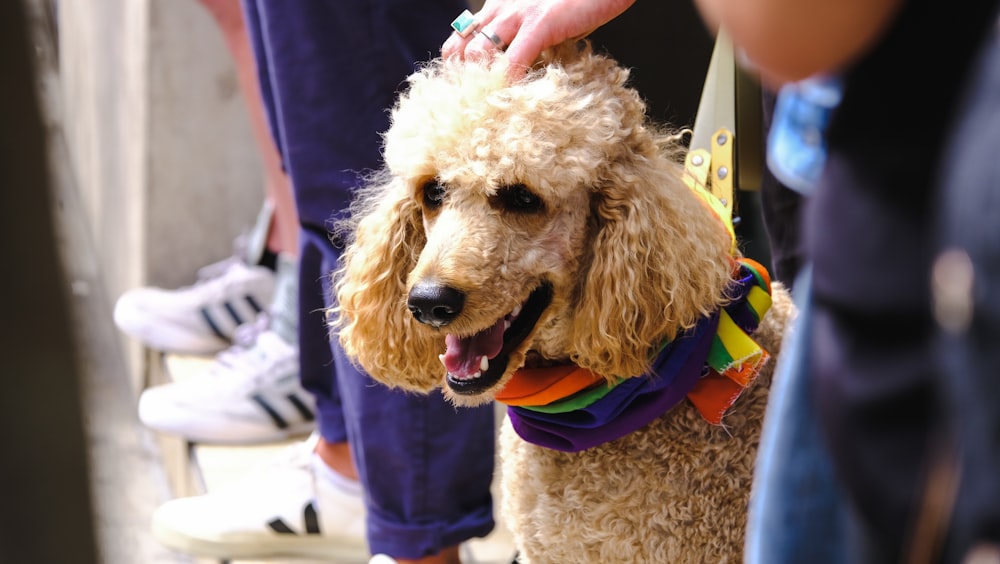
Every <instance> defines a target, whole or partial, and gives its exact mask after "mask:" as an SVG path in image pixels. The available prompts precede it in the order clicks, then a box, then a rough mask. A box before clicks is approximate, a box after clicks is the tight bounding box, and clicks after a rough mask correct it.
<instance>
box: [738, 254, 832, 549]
mask: <svg viewBox="0 0 1000 564" xmlns="http://www.w3.org/2000/svg"><path fill="white" fill-rule="evenodd" d="M795 287H796V292H795V302H796V304H797V306H798V308H799V315H798V318H797V319H796V321H795V323H796V326H795V328H794V329H793V330H792V331H791V332H789V333H788V335H789V337H788V338H787V339H786V340H785V342H784V343H783V344H782V353H781V355H780V356H779V360H778V364H777V366H776V367H775V372H774V380H773V383H772V384H771V393H770V396H769V399H768V406H767V414H766V416H765V418H764V428H763V430H762V431H761V438H760V447H759V449H758V451H757V462H756V465H755V467H754V483H753V489H752V492H751V495H750V512H749V515H748V518H747V540H746V555H745V562H746V564H799V563H802V562H809V563H810V564H837V563H841V562H849V559H848V558H847V552H846V548H845V543H844V536H845V535H846V534H847V532H846V531H847V530H848V525H847V524H846V522H845V520H846V519H847V518H848V516H849V513H848V512H847V511H848V510H847V508H846V507H845V502H844V500H843V495H842V493H841V492H840V491H839V488H838V486H837V483H836V479H835V477H834V473H833V464H832V463H831V461H830V455H829V453H828V452H827V451H826V449H825V447H824V445H823V440H822V437H821V436H820V434H819V429H818V427H817V422H816V418H815V414H814V410H815V408H814V406H813V403H812V397H811V393H812V391H811V387H810V381H809V378H808V377H807V372H806V370H805V368H806V366H808V355H809V351H808V347H807V346H806V345H807V344H808V342H809V319H810V318H809V316H810V310H811V307H810V304H809V287H810V280H809V270H808V268H806V269H804V272H803V273H802V274H801V275H800V276H799V278H798V279H797V281H796V282H795Z"/></svg>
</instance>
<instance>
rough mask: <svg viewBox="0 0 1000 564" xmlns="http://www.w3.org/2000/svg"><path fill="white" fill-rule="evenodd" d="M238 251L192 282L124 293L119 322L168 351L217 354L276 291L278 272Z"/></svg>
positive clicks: (150, 344)
mask: <svg viewBox="0 0 1000 564" xmlns="http://www.w3.org/2000/svg"><path fill="white" fill-rule="evenodd" d="M240 254H241V253H239V252H237V254H236V255H234V256H232V257H229V258H228V259H226V260H223V261H220V262H217V263H214V264H210V265H208V266H206V267H204V268H202V269H200V270H199V271H198V279H199V280H198V282H196V283H195V284H194V285H192V286H185V287H183V288H178V289H176V290H164V289H162V288H156V287H145V288H135V289H133V290H129V291H127V292H125V293H124V294H122V295H121V296H120V297H119V298H118V301H117V302H116V303H115V312H114V318H115V324H116V325H117V326H118V328H119V329H121V330H122V331H124V332H125V333H126V334H128V335H130V336H131V337H134V338H136V339H138V340H140V341H142V342H143V344H145V345H146V346H148V347H150V348H154V349H159V350H162V351H164V352H175V353H186V354H214V353H217V352H219V351H221V350H223V349H225V348H226V347H228V346H229V345H230V342H231V340H232V337H233V333H234V332H235V331H236V327H238V326H239V325H241V324H243V323H247V322H252V321H253V320H254V319H255V318H256V317H257V315H258V314H259V313H261V312H262V311H266V310H267V308H268V307H270V305H271V300H272V298H273V296H274V286H275V273H274V271H273V270H271V269H269V268H267V267H264V266H252V265H249V264H247V263H246V262H245V261H244V260H243V259H242V258H240Z"/></svg>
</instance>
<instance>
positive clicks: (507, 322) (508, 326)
mask: <svg viewBox="0 0 1000 564" xmlns="http://www.w3.org/2000/svg"><path fill="white" fill-rule="evenodd" d="M508 329H510V321H508V320H506V319H504V320H503V330H504V331H506V330H508Z"/></svg>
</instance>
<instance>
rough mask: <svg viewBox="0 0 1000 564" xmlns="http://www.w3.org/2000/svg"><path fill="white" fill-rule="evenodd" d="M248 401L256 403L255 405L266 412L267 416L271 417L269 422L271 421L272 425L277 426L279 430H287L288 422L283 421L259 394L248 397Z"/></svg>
mask: <svg viewBox="0 0 1000 564" xmlns="http://www.w3.org/2000/svg"><path fill="white" fill-rule="evenodd" d="M250 399H252V400H253V401H255V402H257V405H259V406H260V408H261V409H263V410H264V411H265V412H267V414H268V415H269V416H270V417H271V421H273V422H274V424H275V425H277V427H278V428H279V429H287V428H288V421H285V418H284V417H282V416H281V414H280V413H278V412H277V411H275V410H274V408H273V407H271V404H269V403H267V400H266V399H264V397H263V396H261V395H260V394H254V395H252V396H250Z"/></svg>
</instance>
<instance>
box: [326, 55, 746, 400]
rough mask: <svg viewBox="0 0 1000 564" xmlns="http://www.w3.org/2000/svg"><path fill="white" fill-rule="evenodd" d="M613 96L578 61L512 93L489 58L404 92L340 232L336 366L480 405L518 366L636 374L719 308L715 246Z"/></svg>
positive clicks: (706, 225)
mask: <svg viewBox="0 0 1000 564" xmlns="http://www.w3.org/2000/svg"><path fill="white" fill-rule="evenodd" d="M627 79H628V71H627V70H625V69H624V68H622V67H620V66H619V65H618V64H616V63H615V62H614V61H613V60H611V59H610V58H608V57H605V56H603V55H600V54H597V53H595V52H593V50H592V49H591V48H590V46H589V45H588V44H586V43H569V44H565V45H562V46H560V47H558V48H556V49H553V50H550V51H548V52H547V53H546V54H545V55H544V56H543V58H542V60H541V61H540V63H539V64H538V65H537V66H536V68H535V69H534V70H533V71H532V72H531V73H530V74H529V76H528V77H527V78H526V79H524V80H520V81H517V82H513V83H511V82H509V81H508V79H507V75H506V69H505V68H504V60H503V59H502V58H501V59H498V60H497V61H496V62H494V63H476V62H461V61H457V60H440V59H439V60H435V61H432V62H431V63H429V64H428V65H426V66H425V67H424V68H422V69H421V70H419V71H418V72H416V73H415V74H413V75H412V76H411V77H410V79H409V86H408V88H407V90H406V91H405V92H404V93H403V94H402V95H401V97H400V98H399V100H398V102H397V104H396V106H395V107H394V108H393V112H392V122H391V127H390V129H389V130H388V131H387V132H386V134H385V146H384V154H385V170H384V171H383V172H382V173H381V174H380V175H379V176H378V177H377V178H374V179H372V182H371V184H370V185H369V186H368V187H367V188H366V189H365V190H364V191H363V193H362V194H361V195H360V197H359V199H358V200H357V202H356V205H355V209H354V213H353V214H352V216H353V217H352V220H351V222H352V223H351V224H350V225H348V226H347V227H346V230H347V236H348V239H349V241H350V243H349V245H348V248H347V250H346V252H345V258H344V263H343V265H342V268H341V269H340V270H339V271H338V273H337V275H336V288H337V295H338V302H339V306H338V307H337V308H336V309H335V310H334V314H335V324H334V326H335V328H336V329H338V330H339V338H340V341H341V343H342V345H343V346H344V348H345V350H346V351H347V353H348V355H349V356H351V357H352V358H353V359H354V360H355V361H356V362H357V363H358V364H359V365H360V366H361V367H362V368H364V369H365V370H366V371H368V373H369V374H371V375H372V376H373V377H374V378H376V379H378V380H380V381H383V382H385V383H388V384H390V385H394V386H399V387H403V388H407V389H412V390H419V391H428V390H430V389H432V388H434V387H439V386H441V387H443V388H444V389H445V392H446V395H448V396H449V398H451V399H452V401H454V402H455V403H457V404H462V405H477V404H481V403H485V402H488V401H490V400H492V399H493V398H494V397H495V395H496V394H497V393H498V392H499V390H501V389H502V388H503V386H504V385H505V384H506V383H507V382H508V381H509V380H510V378H511V377H512V375H513V373H514V372H515V371H516V370H517V369H518V368H520V367H522V366H525V365H527V366H535V367H539V366H546V365H554V364H568V363H575V364H578V365H580V366H583V367H585V368H589V369H591V370H593V371H595V372H596V373H598V374H602V375H605V377H607V378H608V379H609V380H613V379H616V378H618V377H622V376H639V375H642V374H643V373H644V372H645V371H646V369H647V368H648V363H649V361H650V355H649V352H650V351H651V350H653V349H654V348H655V347H657V346H658V345H659V344H661V343H662V341H663V340H664V339H665V338H670V337H671V336H673V335H674V334H675V333H676V332H677V331H679V330H681V329H683V328H686V327H690V326H691V325H693V324H694V323H695V322H696V321H697V319H698V318H699V317H700V316H702V315H705V314H706V313H708V312H710V311H712V310H714V309H715V308H716V307H718V305H719V304H720V302H721V301H722V299H723V297H722V296H723V290H724V287H725V284H726V282H727V281H728V279H729V273H730V269H731V262H730V256H729V252H730V241H729V238H728V235H727V233H726V231H725V229H724V228H723V227H722V225H721V223H720V222H719V221H718V219H717V218H716V217H715V216H713V215H712V213H711V211H710V210H709V209H708V207H707V206H705V205H704V204H703V203H702V202H700V201H698V200H697V198H695V197H694V196H693V194H692V193H691V191H690V190H689V189H688V188H687V187H686V186H685V185H684V184H683V183H682V181H681V165H680V164H679V163H680V160H681V159H680V153H681V149H682V148H681V146H680V145H679V143H678V142H677V136H674V135H668V134H667V132H666V131H665V130H661V129H659V128H657V127H655V126H654V125H653V124H651V123H649V122H648V121H647V119H646V115H645V105H644V103H643V101H642V99H641V98H640V96H639V95H638V93H637V92H636V91H634V90H633V89H631V88H630V87H629V86H628V85H627Z"/></svg>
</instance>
